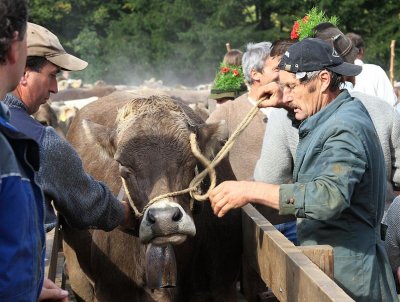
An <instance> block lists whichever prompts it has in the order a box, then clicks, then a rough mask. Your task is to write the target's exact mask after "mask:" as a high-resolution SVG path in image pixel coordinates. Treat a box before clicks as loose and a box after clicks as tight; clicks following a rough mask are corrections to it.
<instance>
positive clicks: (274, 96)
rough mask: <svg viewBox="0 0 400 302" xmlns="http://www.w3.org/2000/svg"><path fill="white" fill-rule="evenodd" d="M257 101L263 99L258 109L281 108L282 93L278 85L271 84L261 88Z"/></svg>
mask: <svg viewBox="0 0 400 302" xmlns="http://www.w3.org/2000/svg"><path fill="white" fill-rule="evenodd" d="M258 95H259V97H258V99H259V100H260V99H264V101H262V102H261V103H260V104H259V105H258V107H260V108H266V107H281V106H282V103H283V101H282V96H283V95H282V91H281V88H280V86H279V84H278V83H276V82H271V83H268V84H267V85H264V86H261V87H260V88H259V91H258Z"/></svg>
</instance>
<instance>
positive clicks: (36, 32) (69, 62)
mask: <svg viewBox="0 0 400 302" xmlns="http://www.w3.org/2000/svg"><path fill="white" fill-rule="evenodd" d="M27 44H28V56H38V57H45V58H46V59H47V60H48V61H50V62H51V63H53V64H55V65H57V66H59V67H60V68H61V69H63V70H70V71H76V70H82V69H85V68H86V66H87V65H88V63H87V62H86V61H83V60H81V59H79V58H77V57H75V56H73V55H70V54H69V53H67V52H66V51H65V49H64V47H62V45H61V43H60V41H59V40H58V38H57V36H56V35H55V34H53V33H52V32H50V31H49V30H47V29H46V28H44V27H43V26H40V25H37V24H34V23H30V22H28V28H27Z"/></svg>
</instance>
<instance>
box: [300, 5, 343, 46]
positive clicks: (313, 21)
mask: <svg viewBox="0 0 400 302" xmlns="http://www.w3.org/2000/svg"><path fill="white" fill-rule="evenodd" d="M296 22H297V24H298V29H297V34H298V38H299V41H301V40H303V39H305V38H309V37H313V36H314V28H315V26H317V25H318V24H320V23H322V22H330V23H332V24H334V25H336V26H338V18H337V17H336V16H332V17H330V18H328V17H327V16H326V15H325V12H324V11H319V10H318V9H317V8H316V7H313V8H312V9H311V10H310V11H309V12H308V13H307V14H306V16H305V17H303V18H301V19H298V20H297V21H296Z"/></svg>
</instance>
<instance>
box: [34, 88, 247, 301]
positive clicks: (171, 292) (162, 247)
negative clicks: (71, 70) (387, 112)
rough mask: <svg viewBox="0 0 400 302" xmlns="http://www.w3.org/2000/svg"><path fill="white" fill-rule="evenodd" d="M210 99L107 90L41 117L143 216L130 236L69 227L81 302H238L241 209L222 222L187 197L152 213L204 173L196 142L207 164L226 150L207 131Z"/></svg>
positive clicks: (55, 106)
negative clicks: (193, 142) (193, 143)
mask: <svg viewBox="0 0 400 302" xmlns="http://www.w3.org/2000/svg"><path fill="white" fill-rule="evenodd" d="M89 92H90V93H89ZM208 95H209V91H207V90H204V91H197V90H182V89H172V90H163V91H160V90H154V89H141V90H140V91H139V90H126V89H125V90H121V89H116V88H115V87H108V86H107V87H101V88H100V87H97V88H93V89H92V90H90V91H89V90H88V89H78V90H75V91H72V90H65V91H61V92H60V93H59V94H58V95H55V96H54V98H53V97H52V102H51V105H44V106H43V107H42V108H41V110H40V111H39V112H38V113H37V114H36V116H35V118H37V119H38V120H39V121H40V122H41V123H43V124H46V125H51V126H54V127H55V128H56V129H58V131H60V133H64V134H65V133H66V138H67V139H68V141H69V142H70V143H71V144H72V145H73V146H74V148H75V149H76V150H77V152H78V153H79V155H80V156H81V158H82V161H83V165H84V167H85V170H86V171H87V172H88V173H90V174H91V175H92V176H94V177H95V178H97V179H99V180H101V181H103V182H105V183H106V184H107V185H108V186H109V188H110V189H111V190H112V191H113V192H114V194H115V195H117V194H118V193H119V192H120V191H123V188H125V198H126V196H133V197H134V198H133V200H131V202H132V203H133V204H134V207H135V208H136V209H137V210H138V211H140V212H143V213H142V214H143V215H142V216H141V217H136V218H135V219H136V221H135V223H134V224H133V225H136V226H135V227H133V228H132V229H129V230H126V229H121V228H117V229H115V230H113V231H111V232H104V231H101V230H86V231H77V230H76V229H72V228H68V226H64V227H63V233H64V253H65V256H66V258H67V265H68V273H69V278H70V283H71V287H72V289H73V290H74V292H75V294H76V296H77V297H79V298H80V299H82V300H83V301H199V302H200V301H236V300H237V293H236V282H237V280H238V277H239V271H240V263H241V249H242V244H241V241H242V234H241V213H240V210H235V211H231V212H229V214H228V215H225V216H224V218H217V217H216V216H215V215H214V214H213V212H212V209H211V207H210V203H209V202H200V201H196V200H192V198H191V196H190V195H189V194H188V193H185V194H180V195H176V196H172V197H165V198H162V199H160V200H158V201H157V202H155V203H152V204H151V205H150V206H149V205H147V204H148V202H149V200H152V199H153V198H155V197H157V196H160V195H163V194H166V193H171V192H177V191H181V190H183V189H186V188H188V186H189V185H190V182H191V180H192V179H193V178H194V177H195V175H196V173H199V171H202V170H203V169H204V167H203V165H202V164H201V163H200V162H199V161H198V159H197V158H196V157H195V155H194V154H193V153H192V150H191V146H190V139H189V137H190V134H191V133H194V134H195V135H196V139H197V143H198V146H199V148H200V150H201V152H202V153H203V154H204V155H205V156H206V157H209V158H211V157H212V155H213V154H216V152H218V150H219V149H220V148H221V142H220V141H219V140H218V138H217V131H218V127H219V125H217V124H205V118H206V117H207V110H206V107H207V106H206V105H207V104H208ZM56 96H57V98H56ZM71 98H78V99H79V100H74V101H72V100H71ZM84 98H85V99H84ZM88 98H89V99H88ZM97 98H98V99H97ZM67 99H68V101H67ZM81 99H84V100H81ZM60 104H62V106H61V105H60ZM71 104H74V105H72V106H71ZM82 105H85V106H82ZM190 106H195V110H193V109H192V108H191V107H190ZM71 108H72V109H71ZM68 110H72V111H70V112H67V111H68ZM196 111H197V112H198V113H196ZM60 117H62V118H61V119H60ZM67 130H68V131H67ZM66 131H67V132H66ZM216 171H217V176H218V182H221V181H223V180H228V179H234V174H233V172H232V169H231V167H230V164H229V161H228V160H227V159H225V160H224V161H223V162H222V163H220V164H219V166H218V167H217V168H216ZM209 183H210V180H209V179H208V177H207V178H205V180H204V181H203V182H202V184H201V185H200V187H199V188H198V189H199V190H200V191H202V192H205V191H207V189H208V186H209ZM123 184H124V186H123ZM146 205H147V206H146Z"/></svg>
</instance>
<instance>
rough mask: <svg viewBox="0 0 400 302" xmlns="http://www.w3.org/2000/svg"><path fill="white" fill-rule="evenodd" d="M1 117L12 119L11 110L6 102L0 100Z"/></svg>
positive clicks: (7, 119)
mask: <svg viewBox="0 0 400 302" xmlns="http://www.w3.org/2000/svg"><path fill="white" fill-rule="evenodd" d="M0 117H1V118H3V119H4V120H6V121H7V122H8V121H10V110H8V107H7V105H6V104H4V103H3V102H1V101H0Z"/></svg>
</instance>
